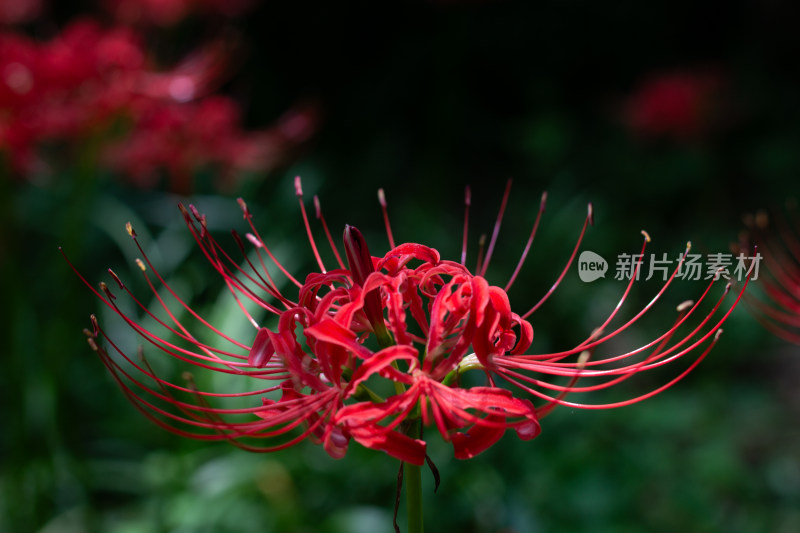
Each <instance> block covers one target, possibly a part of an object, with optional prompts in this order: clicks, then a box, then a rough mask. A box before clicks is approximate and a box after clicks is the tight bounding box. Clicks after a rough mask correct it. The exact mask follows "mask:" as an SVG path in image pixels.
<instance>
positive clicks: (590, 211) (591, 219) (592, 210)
mask: <svg viewBox="0 0 800 533" xmlns="http://www.w3.org/2000/svg"><path fill="white" fill-rule="evenodd" d="M588 210H589V212H588V213H587V216H588V217H589V224H591V225H592V226H594V207H592V202H589V208H588Z"/></svg>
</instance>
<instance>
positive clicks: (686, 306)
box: [675, 300, 694, 313]
mask: <svg viewBox="0 0 800 533" xmlns="http://www.w3.org/2000/svg"><path fill="white" fill-rule="evenodd" d="M693 305H694V300H686V301H685V302H681V303H680V304H678V307H676V308H675V310H676V311H678V312H679V313H682V312H684V311H686V310H687V309H689V308H690V307H691V306H693Z"/></svg>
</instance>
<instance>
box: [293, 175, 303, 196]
mask: <svg viewBox="0 0 800 533" xmlns="http://www.w3.org/2000/svg"><path fill="white" fill-rule="evenodd" d="M294 194H295V195H297V196H303V184H302V183H301V182H300V176H295V177H294Z"/></svg>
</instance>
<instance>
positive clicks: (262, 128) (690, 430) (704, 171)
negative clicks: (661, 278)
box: [0, 0, 800, 533]
mask: <svg viewBox="0 0 800 533" xmlns="http://www.w3.org/2000/svg"><path fill="white" fill-rule="evenodd" d="M799 16H800V7H798V6H797V5H796V4H795V3H793V2H789V1H786V0H783V1H782V0H773V1H769V2H756V1H753V0H742V1H733V2H716V1H715V2H703V3H702V5H698V3H697V2H681V1H678V2H676V1H670V2H665V1H653V2H647V3H646V4H643V3H641V2H633V1H627V0H621V1H617V2H611V3H608V2H607V3H597V2H588V1H569V2H525V1H511V0H494V1H491V0H487V1H457V0H453V1H433V0H431V1H415V2H394V3H383V4H382V5H381V7H380V8H378V7H376V6H375V4H373V3H367V2H364V3H359V2H337V3H335V4H327V3H326V4H324V5H317V3H313V2H274V1H270V0H237V1H235V2H223V1H221V0H219V1H217V0H162V1H155V0H107V1H83V2H74V3H69V4H67V3H64V2H54V1H52V0H51V1H48V0H17V1H10V0H9V1H6V0H2V1H0V25H2V28H1V29H0V153H2V167H0V168H1V169H2V174H0V188H2V191H0V202H2V204H1V205H0V259H1V260H2V261H1V263H2V266H1V267H0V268H2V276H1V277H0V280H1V281H0V284H1V285H0V288H1V289H2V302H3V305H2V309H3V317H4V318H3V320H2V322H0V323H1V324H2V328H3V329H2V332H1V333H2V338H3V339H4V340H5V349H4V351H3V355H2V359H0V531H4V532H6V531H7V532H28V531H41V532H46V533H53V532H112V533H140V532H141V533H145V532H181V533H184V532H185V533H189V532H191V533H194V532H231V533H233V532H237V533H238V532H250V531H252V532H256V531H259V532H262V531H308V532H311V531H325V532H361V531H364V532H367V531H369V532H383V531H392V529H391V515H392V505H393V502H394V495H395V482H396V472H397V466H398V465H397V462H396V461H395V460H392V459H390V458H388V457H387V456H385V455H383V454H380V453H376V452H369V451H365V450H363V449H361V448H360V447H358V446H356V445H353V446H351V449H350V451H349V452H348V455H347V457H346V458H345V459H343V460H339V461H336V460H333V459H331V458H329V457H328V456H327V455H326V454H325V452H324V451H323V450H322V449H321V448H320V447H317V446H314V445H312V444H310V443H304V444H302V445H298V446H296V447H293V448H291V449H289V450H285V451H282V452H279V453H274V454H269V455H257V454H248V453H246V452H243V451H240V450H238V449H235V448H233V447H232V446H229V445H227V444H205V443H201V442H195V441H189V440H186V439H181V438H178V437H175V436H173V435H171V434H169V433H167V432H165V431H163V430H161V429H159V428H157V427H156V426H154V425H152V424H150V423H149V422H148V421H147V420H146V419H145V418H144V417H142V416H141V415H140V414H139V413H138V412H137V411H136V410H135V409H134V408H133V407H132V406H131V405H130V404H129V403H128V402H127V401H126V400H125V398H124V395H123V394H122V393H121V392H120V391H119V390H118V388H117V386H116V384H115V383H114V382H113V380H112V378H111V377H110V376H109V375H108V373H107V372H106V370H105V368H104V367H103V365H102V364H101V363H100V361H99V360H98V359H97V357H96V356H95V355H94V353H92V351H91V350H90V349H89V348H88V347H87V345H86V340H85V337H84V335H83V334H82V333H81V330H82V329H83V328H85V327H88V326H89V319H88V317H89V315H90V314H91V313H101V308H100V305H101V304H100V302H99V301H98V300H97V299H95V298H94V296H93V295H92V294H91V292H90V291H89V290H88V289H87V288H86V287H85V286H84V285H83V284H82V283H81V281H80V279H79V278H78V277H77V276H76V275H75V274H74V273H73V271H72V270H71V269H70V268H69V266H68V264H67V263H66V261H64V259H63V258H62V256H61V255H60V254H59V251H58V247H59V246H61V247H63V249H64V251H65V253H66V254H67V255H68V256H69V258H70V260H71V261H72V262H73V264H74V265H75V266H76V268H77V269H78V270H79V271H80V272H81V273H82V274H83V275H84V276H85V277H86V279H87V280H89V282H90V283H92V284H95V285H96V283H97V282H99V281H100V280H106V281H107V280H108V276H107V274H106V269H107V268H109V267H111V268H113V269H114V270H115V271H116V272H117V273H118V274H119V275H120V276H121V277H123V278H124V279H126V280H134V281H132V282H131V285H132V286H133V287H135V288H136V289H138V293H139V294H141V295H143V297H145V298H146V297H147V292H146V287H145V286H143V284H142V283H141V282H139V281H138V280H139V279H140V278H138V277H136V276H135V274H136V272H135V270H136V268H135V266H133V258H134V257H137V256H138V255H139V253H138V251H137V250H135V248H134V245H133V243H132V242H131V240H130V238H129V237H128V235H127V234H126V233H125V229H124V224H125V222H127V221H132V222H133V223H134V226H135V227H136V229H137V231H138V233H139V235H140V236H141V237H142V240H143V242H144V243H145V246H146V247H147V249H148V253H149V254H151V256H152V257H153V259H154V260H155V261H156V262H157V263H158V264H159V265H160V267H161V271H162V273H164V274H165V275H166V276H168V277H169V278H170V279H171V280H172V281H173V283H174V284H175V286H176V287H178V288H179V289H180V291H181V294H182V295H183V296H184V297H185V298H186V299H187V300H188V301H191V302H192V303H193V305H194V306H195V308H196V309H198V310H200V311H201V312H203V313H205V314H207V315H209V316H212V317H215V318H216V319H218V320H220V321H221V320H225V323H226V324H232V325H231V326H230V327H232V328H235V327H241V324H239V325H236V324H235V323H236V322H237V321H238V319H239V316H240V315H237V314H236V313H237V310H236V308H235V304H234V303H233V302H232V301H230V298H229V297H227V298H226V292H225V287H224V286H223V284H222V283H220V280H219V279H218V278H217V277H215V276H213V275H211V273H210V272H209V269H208V268H207V266H206V265H205V264H204V263H205V260H204V259H203V258H202V256H201V255H200V254H199V253H197V250H196V249H195V248H194V243H193V240H192V239H191V235H190V234H189V232H188V231H187V230H186V229H185V226H184V224H183V220H182V217H181V215H180V213H179V211H178V209H177V207H176V206H177V204H178V203H179V202H184V203H194V204H196V205H197V206H198V207H199V208H200V209H201V211H203V212H204V213H205V214H206V215H207V217H208V221H209V227H210V228H211V230H212V231H215V232H217V231H218V232H219V233H220V239H221V240H226V239H228V237H227V236H226V232H227V231H228V230H229V229H230V228H236V229H238V230H239V231H246V230H245V227H244V225H243V221H242V218H241V212H240V211H239V209H238V206H237V205H236V201H235V199H236V198H237V197H239V196H241V197H244V198H245V199H246V200H247V202H248V206H249V207H250V210H251V212H252V213H253V214H254V218H255V222H256V224H257V227H258V228H259V231H260V232H261V234H262V236H263V237H264V238H265V240H266V241H267V242H268V243H270V244H271V245H272V247H273V250H275V251H276V252H279V253H280V256H281V257H282V258H285V260H286V263H287V264H288V265H289V266H291V267H292V269H293V271H295V272H298V273H303V274H301V275H304V273H305V272H308V271H310V269H312V268H313V264H312V263H311V260H312V256H311V253H310V251H309V250H308V247H307V245H306V244H305V241H304V239H305V234H304V229H303V226H302V221H301V218H300V215H299V208H298V206H297V203H296V199H295V197H294V190H293V186H292V180H293V178H294V176H296V175H301V176H302V177H303V184H304V189H305V193H306V199H307V200H310V198H311V196H312V195H313V194H318V195H319V196H320V199H321V200H322V204H323V207H324V211H325V213H326V217H327V220H328V224H329V225H330V226H331V228H332V231H333V232H334V234H338V232H339V231H340V228H342V226H343V225H344V224H345V223H350V224H355V225H357V226H358V227H359V228H360V229H362V231H363V232H364V233H365V234H366V236H367V238H368V241H369V243H370V246H371V248H372V252H373V254H374V255H382V253H383V252H384V251H385V249H386V247H387V242H386V237H385V234H384V233H383V229H382V219H381V213H380V209H379V205H378V202H377V197H376V190H377V189H378V188H379V187H383V188H384V189H385V190H386V194H387V198H388V202H389V210H390V216H391V218H392V223H393V228H394V232H395V238H396V239H397V240H398V241H412V242H413V241H418V242H423V243H425V244H430V245H432V246H434V247H436V248H438V249H439V250H440V251H441V252H442V254H443V256H445V257H447V258H451V259H456V260H457V259H458V254H459V253H460V247H461V234H462V233H461V232H462V221H463V199H464V186H465V185H467V184H469V185H470V186H471V187H472V192H473V195H472V198H473V201H472V221H471V225H470V232H471V236H472V238H471V242H470V247H471V248H470V253H471V255H470V258H471V259H470V261H474V259H475V250H476V241H477V238H478V236H479V235H480V233H481V232H485V231H490V230H491V227H492V224H493V223H494V217H495V216H496V213H497V209H498V206H499V204H500V200H501V198H502V194H503V188H504V186H505V183H506V180H507V179H509V178H513V180H514V182H513V189H512V196H511V201H510V202H509V210H508V212H507V216H506V219H505V221H504V224H503V230H502V233H501V236H500V240H499V242H498V248H497V250H496V252H495V259H493V266H492V268H491V269H490V270H489V273H488V278H489V279H490V281H492V282H494V283H496V284H504V283H505V281H506V280H507V279H508V276H509V274H510V273H511V272H512V271H513V269H514V266H515V265H516V261H517V258H518V257H519V254H520V251H521V250H522V247H523V246H524V243H525V240H526V238H527V235H528V232H529V231H530V227H531V225H532V223H533V220H534V218H535V215H536V210H537V208H538V205H539V198H540V196H541V194H542V192H543V191H545V190H546V191H548V195H549V198H548V211H547V213H546V214H545V217H544V219H543V222H542V225H541V228H540V235H539V237H537V241H536V243H535V245H534V250H533V252H532V254H531V256H530V258H529V260H528V263H527V265H526V267H525V270H524V271H523V275H521V277H520V279H519V280H518V281H517V282H516V284H515V286H514V288H513V289H512V291H511V292H510V297H511V301H512V305H514V304H516V305H517V306H519V307H520V308H523V307H524V308H526V309H527V307H526V306H530V305H532V304H533V303H534V302H536V301H537V300H538V299H539V297H540V296H541V295H542V294H544V293H545V292H546V291H547V289H548V288H549V287H550V285H551V284H552V282H553V281H554V280H555V278H556V277H557V275H558V273H559V272H560V269H561V268H562V265H564V264H565V262H566V260H567V258H568V257H569V254H570V252H571V248H572V246H573V245H574V243H575V241H576V239H577V235H578V233H579V230H580V226H581V224H582V222H583V218H584V216H585V212H586V205H587V203H588V202H592V203H593V206H594V211H595V226H594V227H593V228H591V229H590V230H589V233H588V234H587V237H586V240H585V241H584V243H583V246H582V249H589V250H593V251H595V252H597V253H599V254H600V255H602V256H604V257H606V259H608V260H609V262H610V263H613V260H614V259H613V258H614V257H615V256H616V255H617V254H619V253H636V252H637V251H638V249H639V247H640V245H641V236H640V234H639V231H640V230H642V229H646V230H647V231H648V232H649V233H650V235H651V237H652V238H653V242H652V243H651V245H650V248H649V251H652V252H654V253H657V254H660V253H668V254H669V256H670V257H677V254H678V253H680V252H682V251H683V247H684V244H685V242H686V241H687V240H691V241H692V243H693V245H694V247H695V248H694V249H695V250H696V251H698V252H700V253H706V252H727V251H729V246H730V245H731V243H734V242H737V241H738V239H739V233H740V231H741V230H742V229H743V228H744V225H743V222H742V217H743V215H745V214H746V213H749V212H753V211H755V210H757V209H761V208H771V209H778V210H780V209H783V205H784V203H785V202H786V201H787V200H788V199H790V198H793V197H794V196H795V195H796V194H797V177H798V175H800V105H799V104H798V101H799V100H798V98H797V95H798V91H799V90H800V76H798V71H797V66H796V54H797V49H798V44H800V42H798V37H797V30H796V28H797V25H798V23H799V22H800V18H798V17H799ZM310 205H311V204H310V201H308V202H307V208H309V209H310V208H311V207H310ZM610 268H611V269H612V270H613V268H614V266H613V264H612V265H610ZM754 285H755V283H754ZM704 287H705V286H704V285H703V284H700V283H695V282H689V281H684V282H681V283H676V287H674V290H671V291H670V292H668V293H667V295H665V297H664V301H663V302H661V304H660V305H659V306H658V307H657V308H656V310H655V311H654V314H653V315H652V316H650V317H648V318H649V320H648V321H646V322H645V323H643V324H642V325H641V327H640V328H638V329H636V330H635V331H631V332H629V333H627V334H626V335H627V337H625V336H623V337H622V340H621V341H620V342H621V346H625V345H631V346H635V345H636V344H637V343H639V344H641V342H642V341H645V342H646V341H647V340H648V339H651V338H653V337H654V336H656V335H657V334H658V332H660V331H662V330H663V328H664V326H665V325H666V324H668V323H671V322H672V320H673V319H674V306H675V305H677V304H678V303H680V302H681V301H683V300H684V299H685V298H687V297H696V296H697V295H698V294H699V292H700V291H702V289H703V288H704ZM623 288H624V284H622V283H621V282H619V281H615V280H614V279H613V277H612V276H607V277H606V278H605V279H601V280H598V281H596V282H594V283H593V284H584V283H581V282H580V281H579V280H578V279H577V275H576V272H575V269H574V267H573V269H572V270H571V271H570V272H569V273H568V274H567V276H566V278H565V282H564V283H563V285H562V287H560V288H559V290H557V291H556V292H555V294H554V296H553V297H552V298H551V299H550V300H549V301H548V303H547V304H546V305H545V306H543V307H542V308H541V309H540V310H539V311H537V313H536V314H535V315H534V316H533V318H532V324H533V327H534V330H535V332H536V339H535V341H534V345H533V347H532V349H533V350H535V351H537V352H548V351H555V350H560V349H565V348H568V347H570V346H573V345H574V344H576V343H577V342H579V341H581V340H582V339H583V338H585V336H586V335H587V334H588V333H589V332H591V330H592V328H593V327H594V326H595V325H597V323H598V317H603V316H605V315H606V314H607V313H608V312H609V311H610V310H611V308H613V306H614V304H615V303H616V301H617V299H618V298H619V296H620V294H621V291H622V290H623ZM142 289H144V290H142ZM657 289H658V285H652V284H642V286H641V288H639V287H637V289H636V290H634V293H633V294H632V295H631V299H630V307H629V308H626V309H627V311H626V312H627V315H626V316H632V315H633V314H634V313H635V311H636V310H638V309H640V308H641V307H642V305H644V304H645V303H646V302H647V301H648V299H649V298H651V297H652V296H653V294H654V292H655V290H657ZM755 290H756V291H757V290H758V287H755ZM729 301H730V300H729ZM246 342H249V340H247V341H246ZM676 373H677V371H676V370H675V369H667V371H666V372H665V373H664V374H663V375H658V376H655V377H652V378H648V377H642V378H641V379H639V378H637V379H634V380H630V381H629V382H626V383H625V384H624V385H623V386H621V388H620V389H621V390H612V391H610V392H609V393H608V394H607V395H598V396H597V397H596V398H594V400H595V401H596V402H603V401H614V400H616V399H620V398H625V397H630V396H635V395H637V394H640V393H642V392H644V391H646V390H650V389H651V388H653V387H655V386H657V385H658V384H660V383H663V382H664V381H666V380H667V379H670V377H671V376H674V375H676ZM799 382H800V348H798V347H797V346H794V345H791V344H788V343H785V342H783V341H781V340H779V339H777V338H775V337H773V336H771V335H769V334H768V333H767V332H766V331H765V330H764V329H763V328H762V327H761V326H760V325H759V324H758V323H757V322H756V321H755V320H753V319H752V317H751V316H750V314H749V313H748V309H747V306H746V305H742V306H740V307H739V308H737V309H736V311H735V312H734V314H733V315H732V317H731V319H730V321H729V322H728V324H727V325H726V326H725V334H724V335H723V336H722V338H721V340H720V342H719V344H718V345H717V346H716V347H715V349H714V350H713V352H712V353H711V355H710V356H709V358H708V359H706V360H705V361H704V362H703V364H701V365H700V366H699V367H698V369H697V370H696V371H694V372H693V373H692V374H690V375H689V376H688V377H687V378H686V379H684V380H683V381H682V382H680V383H679V384H678V385H676V386H675V387H673V388H671V389H670V390H668V391H667V392H665V393H663V394H661V395H659V396H657V397H655V398H652V399H650V400H648V401H647V402H644V403H641V404H637V405H635V406H631V407H626V408H622V409H617V410H603V411H596V412H588V411H581V410H577V409H568V408H559V409H556V410H555V411H554V412H553V413H552V414H551V415H549V416H548V417H546V418H545V419H544V420H543V431H542V434H541V436H540V437H538V438H537V439H535V440H534V441H531V442H520V441H519V440H518V439H517V438H516V437H515V436H514V435H512V434H509V435H507V436H506V437H505V438H504V439H503V440H502V441H501V442H500V443H499V444H498V445H496V446H494V447H493V448H492V449H490V450H489V451H487V452H486V453H484V454H483V455H481V456H479V457H477V458H475V459H473V460H470V461H456V460H454V459H452V451H451V449H450V448H449V447H448V446H447V445H445V444H443V443H437V442H436V441H434V443H433V445H432V450H431V455H432V458H433V459H434V461H435V462H436V464H437V465H438V467H439V469H440V471H441V474H442V486H441V488H440V490H439V491H438V493H437V494H433V481H432V479H431V477H430V475H429V473H427V472H425V474H424V477H423V482H424V484H425V489H424V490H425V491H426V500H425V504H426V522H427V526H428V527H429V528H430V529H431V530H437V529H440V528H447V529H448V530H451V529H452V530H455V529H456V528H458V529H459V530H461V531H468V532H501V531H502V532H519V533H525V532H562V531H586V532H626V531H630V532H636V531H664V532H667V531H678V530H681V531H692V532H694V531H697V532H705V531H708V532H712V531H730V532H751V531H775V532H794V531H798V530H800V445H799V444H800V422H798V414H800V394H799V393H798V386H797V384H798V383H799Z"/></svg>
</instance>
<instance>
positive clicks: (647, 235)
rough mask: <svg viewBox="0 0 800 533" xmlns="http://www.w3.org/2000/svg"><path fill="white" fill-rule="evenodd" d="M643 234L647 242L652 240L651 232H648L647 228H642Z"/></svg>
mask: <svg viewBox="0 0 800 533" xmlns="http://www.w3.org/2000/svg"><path fill="white" fill-rule="evenodd" d="M642 235H644V240H645V242H650V234H649V233H647V232H646V231H645V230H642Z"/></svg>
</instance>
